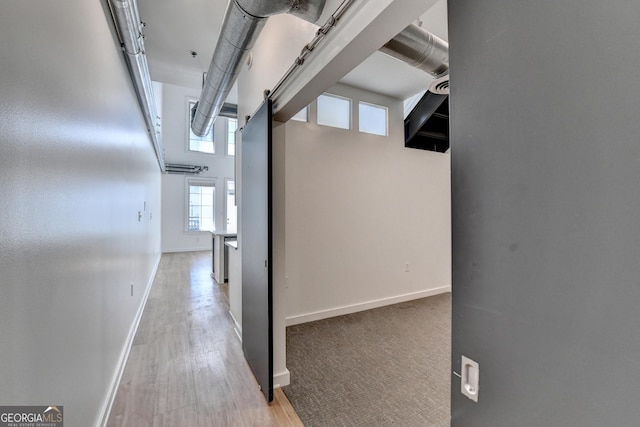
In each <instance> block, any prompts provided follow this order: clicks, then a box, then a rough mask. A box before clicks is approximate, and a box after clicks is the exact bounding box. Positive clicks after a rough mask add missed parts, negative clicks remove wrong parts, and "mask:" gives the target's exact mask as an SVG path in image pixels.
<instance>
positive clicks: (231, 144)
mask: <svg viewBox="0 0 640 427" xmlns="http://www.w3.org/2000/svg"><path fill="white" fill-rule="evenodd" d="M227 120H228V122H227V123H228V124H227V155H229V156H235V155H236V130H237V129H238V120H236V119H227Z"/></svg>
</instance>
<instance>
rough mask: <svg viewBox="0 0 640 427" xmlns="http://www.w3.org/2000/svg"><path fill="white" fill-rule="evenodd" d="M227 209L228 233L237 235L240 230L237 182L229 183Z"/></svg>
mask: <svg viewBox="0 0 640 427" xmlns="http://www.w3.org/2000/svg"><path fill="white" fill-rule="evenodd" d="M226 193H227V194H226V200H225V208H226V210H227V212H226V217H227V231H228V232H230V233H235V232H236V231H237V229H238V207H237V206H236V184H235V181H233V180H231V181H227V189H226Z"/></svg>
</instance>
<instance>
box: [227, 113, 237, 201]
mask: <svg viewBox="0 0 640 427" xmlns="http://www.w3.org/2000/svg"><path fill="white" fill-rule="evenodd" d="M225 118H226V119H227V120H226V127H225V129H226V133H225V138H224V139H225V141H224V152H225V155H227V156H229V157H235V150H236V147H237V144H236V143H237V142H238V141H237V139H238V138H237V136H238V119H237V118H232V117H225ZM231 120H235V122H236V131H235V132H234V136H233V150H234V151H233V153H234V154H229V135H230V132H229V128H230V123H231ZM225 194H226V186H225Z"/></svg>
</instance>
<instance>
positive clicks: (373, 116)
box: [358, 102, 387, 136]
mask: <svg viewBox="0 0 640 427" xmlns="http://www.w3.org/2000/svg"><path fill="white" fill-rule="evenodd" d="M358 110H359V122H360V124H359V128H360V132H366V133H373V134H375V135H383V136H386V135H387V109H386V108H385V107H380V106H378V105H373V104H366V103H364V102H361V103H360V104H359V109H358Z"/></svg>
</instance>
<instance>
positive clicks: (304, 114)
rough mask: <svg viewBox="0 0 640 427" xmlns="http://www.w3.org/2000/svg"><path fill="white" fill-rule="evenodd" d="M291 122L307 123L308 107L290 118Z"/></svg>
mask: <svg viewBox="0 0 640 427" xmlns="http://www.w3.org/2000/svg"><path fill="white" fill-rule="evenodd" d="M291 120H296V121H298V122H308V121H309V107H304V108H303V109H302V110H300V111H298V114H296V115H295V116H293V117H291Z"/></svg>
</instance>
